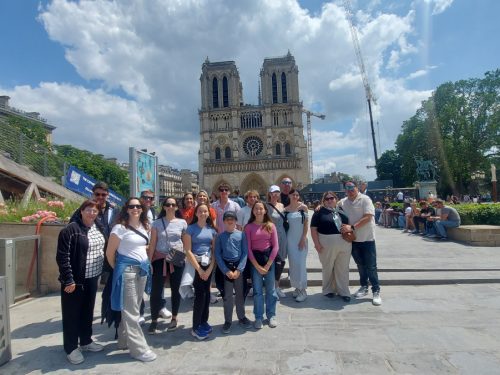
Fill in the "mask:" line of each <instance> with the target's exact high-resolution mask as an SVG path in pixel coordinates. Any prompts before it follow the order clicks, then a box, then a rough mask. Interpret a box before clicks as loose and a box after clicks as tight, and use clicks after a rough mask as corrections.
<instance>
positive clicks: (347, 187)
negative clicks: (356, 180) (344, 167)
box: [345, 185, 356, 190]
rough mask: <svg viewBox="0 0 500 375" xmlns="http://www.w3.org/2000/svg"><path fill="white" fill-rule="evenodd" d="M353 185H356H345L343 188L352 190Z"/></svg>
mask: <svg viewBox="0 0 500 375" xmlns="http://www.w3.org/2000/svg"><path fill="white" fill-rule="evenodd" d="M355 187H356V186H354V185H346V187H345V189H346V190H354V188H355Z"/></svg>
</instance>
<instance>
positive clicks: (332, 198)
mask: <svg viewBox="0 0 500 375" xmlns="http://www.w3.org/2000/svg"><path fill="white" fill-rule="evenodd" d="M334 199H335V197H327V198H325V201H333V200H334Z"/></svg>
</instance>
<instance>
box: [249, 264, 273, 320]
mask: <svg viewBox="0 0 500 375" xmlns="http://www.w3.org/2000/svg"><path fill="white" fill-rule="evenodd" d="M274 267H275V265H274V263H273V265H272V266H271V267H270V268H269V271H268V272H267V273H266V274H265V275H264V276H262V275H261V274H260V273H259V272H258V271H257V270H256V269H255V267H253V266H252V284H253V313H254V315H255V319H261V320H262V319H263V317H264V291H263V288H266V317H267V318H268V319H271V318H272V317H273V316H275V315H276V301H277V300H278V296H277V295H276V290H275V288H274V276H275V274H274Z"/></svg>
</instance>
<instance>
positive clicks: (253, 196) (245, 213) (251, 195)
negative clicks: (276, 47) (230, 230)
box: [236, 190, 259, 230]
mask: <svg viewBox="0 0 500 375" xmlns="http://www.w3.org/2000/svg"><path fill="white" fill-rule="evenodd" d="M258 200H259V192H258V191H257V190H249V191H247V192H246V193H245V202H246V203H247V205H246V206H245V207H243V208H242V209H241V210H239V211H238V212H237V213H236V217H237V218H238V221H237V226H238V229H239V230H243V228H244V227H245V225H247V223H248V220H250V215H251V214H252V207H253V205H254V204H255V202H257V201H258Z"/></svg>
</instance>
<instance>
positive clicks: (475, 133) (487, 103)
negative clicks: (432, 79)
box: [377, 69, 500, 195]
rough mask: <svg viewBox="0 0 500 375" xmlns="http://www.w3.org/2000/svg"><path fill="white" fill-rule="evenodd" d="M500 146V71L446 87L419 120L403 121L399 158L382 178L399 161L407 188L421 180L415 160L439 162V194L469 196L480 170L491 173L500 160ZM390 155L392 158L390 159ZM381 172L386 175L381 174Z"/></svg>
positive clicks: (419, 112)
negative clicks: (474, 179)
mask: <svg viewBox="0 0 500 375" xmlns="http://www.w3.org/2000/svg"><path fill="white" fill-rule="evenodd" d="M499 145H500V69H497V70H495V71H492V72H487V73H486V74H485V76H484V78H482V79H478V78H472V79H468V80H460V81H457V82H447V83H444V84H442V85H440V86H439V87H438V88H437V89H436V90H435V91H434V92H433V94H432V96H431V97H430V98H429V99H427V100H425V101H424V102H422V105H421V107H420V108H419V109H418V110H417V112H416V113H415V115H414V116H412V117H411V118H410V119H408V120H406V121H404V122H403V125H402V129H401V133H400V134H399V136H398V138H397V140H396V149H395V150H394V151H395V154H388V155H387V157H388V160H385V159H384V160H383V161H384V162H383V163H380V162H379V163H378V164H377V176H379V177H380V176H381V175H382V174H385V173H387V170H388V168H389V167H388V166H387V163H389V162H391V160H393V159H394V158H396V159H397V158H399V160H400V163H401V179H402V183H403V184H405V185H407V186H409V185H412V184H413V183H414V182H415V181H416V179H417V176H416V164H415V159H414V158H415V157H416V156H421V157H423V158H424V159H430V160H435V161H436V162H437V164H438V167H439V175H440V177H439V179H438V191H439V192H440V193H441V194H442V195H445V194H451V193H455V194H458V193H460V192H466V191H467V189H468V187H469V185H470V183H471V175H472V173H473V172H474V171H477V170H482V171H486V170H488V169H489V164H490V162H492V161H493V160H495V159H496V160H498V156H499V152H500V150H499ZM389 156H390V157H389ZM379 169H380V171H379Z"/></svg>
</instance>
